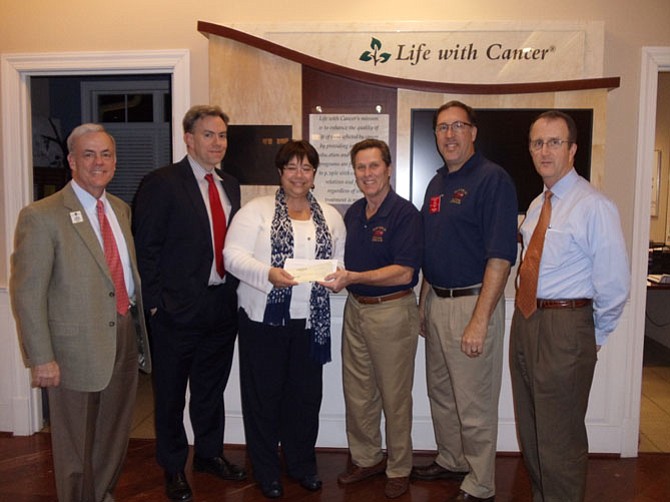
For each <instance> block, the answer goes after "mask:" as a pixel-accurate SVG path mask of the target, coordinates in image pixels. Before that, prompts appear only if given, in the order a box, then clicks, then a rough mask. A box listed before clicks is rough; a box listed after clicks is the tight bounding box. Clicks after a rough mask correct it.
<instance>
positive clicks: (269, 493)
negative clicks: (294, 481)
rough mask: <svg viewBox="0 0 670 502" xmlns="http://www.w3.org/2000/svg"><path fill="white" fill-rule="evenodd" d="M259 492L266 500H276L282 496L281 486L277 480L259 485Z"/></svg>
mask: <svg viewBox="0 0 670 502" xmlns="http://www.w3.org/2000/svg"><path fill="white" fill-rule="evenodd" d="M261 491H262V492H263V496H264V497H265V498H267V499H278V498H279V497H281V496H282V495H284V489H283V488H282V486H281V483H280V482H279V481H277V480H275V481H270V482H269V483H261Z"/></svg>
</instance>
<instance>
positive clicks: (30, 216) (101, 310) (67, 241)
mask: <svg viewBox="0 0 670 502" xmlns="http://www.w3.org/2000/svg"><path fill="white" fill-rule="evenodd" d="M107 200H108V201H109V203H110V205H111V206H112V208H113V210H114V214H115V215H116V218H117V220H118V222H119V225H120V227H121V230H122V231H123V235H124V238H125V240H126V244H127V246H128V253H129V255H130V261H131V265H132V272H133V279H134V281H135V296H136V301H137V309H132V312H133V315H134V316H136V317H135V321H136V322H135V324H136V327H137V339H138V350H139V364H140V369H142V370H144V371H147V372H149V371H150V370H151V358H150V355H149V343H148V339H147V332H146V328H145V324H144V317H143V305H142V295H141V283H140V277H139V273H138V271H137V259H136V257H135V246H134V243H133V237H132V233H131V229H130V208H129V207H128V205H127V204H126V203H125V202H123V201H122V200H121V199H119V198H118V197H115V196H113V195H111V194H109V193H108V194H107ZM77 212H78V213H77ZM73 213H74V215H75V216H74V217H73ZM78 215H80V216H79V217H77V216H78ZM9 290H10V296H11V301H12V308H13V311H14V317H15V319H16V323H17V327H18V332H19V338H20V340H21V344H22V348H23V354H24V358H25V362H26V365H27V366H29V367H31V366H36V365H39V364H44V363H48V362H50V361H56V362H57V363H58V365H59V366H60V371H61V385H63V386H64V387H65V388H68V389H71V390H77V391H83V392H97V391H100V390H102V389H104V388H105V387H107V385H108V384H109V381H110V379H111V376H112V368H113V365H114V359H115V355H116V315H117V314H116V300H115V296H114V283H113V281H112V278H111V276H110V274H109V270H108V267H107V263H106V261H105V256H104V252H103V250H102V247H101V246H100V242H99V241H98V239H97V237H96V235H95V232H94V230H93V228H92V226H91V223H90V221H89V219H88V216H87V215H86V212H85V211H84V208H83V207H82V206H81V204H80V202H79V199H78V198H77V196H76V194H75V193H74V190H73V189H72V187H71V185H70V184H68V185H67V186H65V188H63V189H62V190H61V191H59V192H57V193H55V194H53V195H51V196H49V197H47V198H45V199H42V200H40V201H37V202H35V203H33V204H30V205H29V206H27V207H25V208H23V210H21V213H20V214H19V219H18V222H17V225H16V233H15V241H14V253H13V254H12V258H11V277H10V282H9Z"/></svg>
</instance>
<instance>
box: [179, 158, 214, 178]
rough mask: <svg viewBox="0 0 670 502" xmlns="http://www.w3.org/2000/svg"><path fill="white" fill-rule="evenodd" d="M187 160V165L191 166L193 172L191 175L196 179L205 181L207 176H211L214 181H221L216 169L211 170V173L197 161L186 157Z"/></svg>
mask: <svg viewBox="0 0 670 502" xmlns="http://www.w3.org/2000/svg"><path fill="white" fill-rule="evenodd" d="M187 158H188V163H189V164H190V165H191V169H192V170H193V174H194V175H195V177H196V178H197V179H205V176H206V175H208V174H213V175H214V178H216V179H219V180H220V179H221V176H219V174H218V173H217V172H216V169H213V170H212V171H208V170H207V169H205V168H204V167H202V165H200V163H198V161H197V160H195V159H194V158H193V157H191V156H190V155H187Z"/></svg>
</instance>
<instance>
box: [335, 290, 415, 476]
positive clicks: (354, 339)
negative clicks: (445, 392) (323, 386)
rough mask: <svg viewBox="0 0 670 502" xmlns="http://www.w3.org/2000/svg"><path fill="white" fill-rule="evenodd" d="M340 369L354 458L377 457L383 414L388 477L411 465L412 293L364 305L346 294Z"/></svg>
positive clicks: (371, 460)
mask: <svg viewBox="0 0 670 502" xmlns="http://www.w3.org/2000/svg"><path fill="white" fill-rule="evenodd" d="M342 331H343V332H342V372H343V383H344V399H345V402H346V409H347V439H348V441H349V450H350V452H351V458H352V461H353V463H354V464H356V465H358V466H361V467H370V466H373V465H375V464H377V463H379V462H380V461H381V460H382V458H383V454H382V438H381V431H380V425H381V414H382V410H383V411H384V417H385V420H386V446H387V450H388V464H387V467H386V475H387V476H388V477H390V478H393V477H401V476H409V473H410V471H411V470H412V386H413V384H414V358H415V356H416V345H417V341H418V333H419V324H418V309H417V305H416V297H415V295H414V294H410V295H407V296H405V297H403V298H399V299H397V300H390V301H388V302H383V303H379V304H375V305H363V304H361V303H359V302H358V301H357V300H355V299H354V298H353V297H352V296H351V295H349V298H348V299H347V303H346V306H345V309H344V327H343V330H342Z"/></svg>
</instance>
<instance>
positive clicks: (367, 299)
mask: <svg viewBox="0 0 670 502" xmlns="http://www.w3.org/2000/svg"><path fill="white" fill-rule="evenodd" d="M411 292H412V290H411V289H405V290H403V291H398V292H397V293H391V294H390V295H384V296H361V295H357V294H355V293H351V296H353V297H354V298H356V301H358V303H362V304H363V305H375V304H377V303H382V302H388V301H390V300H397V299H398V298H404V297H405V296H407V295H408V294H410V293H411Z"/></svg>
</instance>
